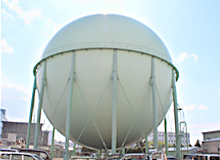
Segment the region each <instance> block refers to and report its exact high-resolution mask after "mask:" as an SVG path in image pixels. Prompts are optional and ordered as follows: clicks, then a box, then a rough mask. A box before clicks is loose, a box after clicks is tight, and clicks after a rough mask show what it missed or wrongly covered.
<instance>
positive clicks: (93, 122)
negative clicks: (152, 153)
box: [34, 14, 178, 149]
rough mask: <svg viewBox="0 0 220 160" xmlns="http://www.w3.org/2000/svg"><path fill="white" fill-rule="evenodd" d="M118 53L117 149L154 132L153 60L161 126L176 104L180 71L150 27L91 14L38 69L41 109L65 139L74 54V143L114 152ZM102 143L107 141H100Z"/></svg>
mask: <svg viewBox="0 0 220 160" xmlns="http://www.w3.org/2000/svg"><path fill="white" fill-rule="evenodd" d="M114 52H117V74H118V79H117V103H116V104H117V147H121V145H122V144H123V143H124V144H125V145H128V144H131V143H134V142H135V141H137V140H139V139H140V138H142V137H144V136H146V135H148V134H149V133H150V132H151V131H152V130H153V104H152V87H151V65H152V64H151V61H152V57H154V59H155V75H156V90H157V94H156V95H157V98H156V100H157V103H156V104H157V111H158V119H157V120H158V124H160V122H161V121H162V120H163V118H164V116H165V115H166V113H167V111H168V109H169V107H170V105H171V102H172V73H173V72H174V71H175V72H176V79H178V71H177V69H176V68H175V66H174V65H173V63H172V59H171V57H170V55H169V52H168V50H167V48H166V46H165V45H164V44H163V42H162V41H161V39H160V38H159V37H158V36H157V35H156V34H155V33H154V32H153V31H152V30H151V29H150V28H148V27H147V26H146V25H144V24H142V23H140V22H138V21H136V20H134V19H132V18H129V17H125V16H121V15H114V14H109V15H101V14H98V15H91V16H87V17H83V18H80V19H78V20H75V21H73V22H71V23H69V24H68V25H66V26H65V27H63V28H62V29H61V30H60V31H59V32H58V33H57V34H56V35H55V36H54V37H53V38H52V39H51V40H50V42H49V43H48V45H47V47H46V48H45V50H44V52H43V55H42V57H41V59H40V60H39V61H38V63H37V64H36V65H35V67H34V72H35V74H36V78H37V89H38V90H39V92H40V86H41V83H42V74H43V68H44V65H45V64H46V83H45V87H44V96H43V110H44V112H45V113H46V116H47V118H48V119H49V121H50V122H51V123H52V124H53V125H54V126H55V128H56V129H57V130H58V131H59V132H60V133H62V134H63V135H65V129H66V115H67V106H68V95H69V85H70V81H69V77H70V69H71V59H72V53H75V64H74V65H75V80H74V82H73V96H72V111H71V127H70V140H72V141H76V140H78V141H79V143H80V144H83V145H86V146H90V147H94V148H98V149H101V148H105V146H104V144H103V142H104V143H105V145H106V146H107V148H111V139H112V105H113V104H112V103H113V80H112V74H113V54H114ZM102 139H103V141H102Z"/></svg>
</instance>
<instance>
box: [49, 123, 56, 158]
mask: <svg viewBox="0 0 220 160" xmlns="http://www.w3.org/2000/svg"><path fill="white" fill-rule="evenodd" d="M54 135H55V127H54V126H53V132H52V141H51V149H50V156H51V158H54V152H53V149H54Z"/></svg>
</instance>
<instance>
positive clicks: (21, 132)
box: [1, 121, 48, 146]
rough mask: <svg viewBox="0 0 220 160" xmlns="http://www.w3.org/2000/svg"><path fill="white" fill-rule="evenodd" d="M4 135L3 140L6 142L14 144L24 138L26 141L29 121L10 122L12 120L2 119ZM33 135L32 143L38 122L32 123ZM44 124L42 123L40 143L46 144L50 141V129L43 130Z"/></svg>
mask: <svg viewBox="0 0 220 160" xmlns="http://www.w3.org/2000/svg"><path fill="white" fill-rule="evenodd" d="M2 124H3V127H2V135H1V141H2V142H6V143H8V144H13V143H16V141H17V142H18V141H19V140H23V141H24V143H25V141H26V137H27V129H28V123H25V122H10V121H2ZM31 125H32V127H31V137H30V144H33V143H34V133H35V126H36V123H32V124H31ZM42 126H43V124H41V125H40V134H39V144H41V145H43V146H45V145H47V143H48V131H42V130H41V129H42Z"/></svg>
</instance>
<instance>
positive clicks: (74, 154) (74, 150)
mask: <svg viewBox="0 0 220 160" xmlns="http://www.w3.org/2000/svg"><path fill="white" fill-rule="evenodd" d="M73 156H76V142H74V146H73Z"/></svg>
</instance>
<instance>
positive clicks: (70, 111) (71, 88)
mask: <svg viewBox="0 0 220 160" xmlns="http://www.w3.org/2000/svg"><path fill="white" fill-rule="evenodd" d="M75 57H76V54H75V52H73V53H72V60H71V69H70V78H69V79H70V86H69V97H68V107H67V113H66V114H67V116H66V140H65V152H64V159H65V160H68V159H69V139H70V123H71V113H72V98H73V82H74V80H75Z"/></svg>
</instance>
